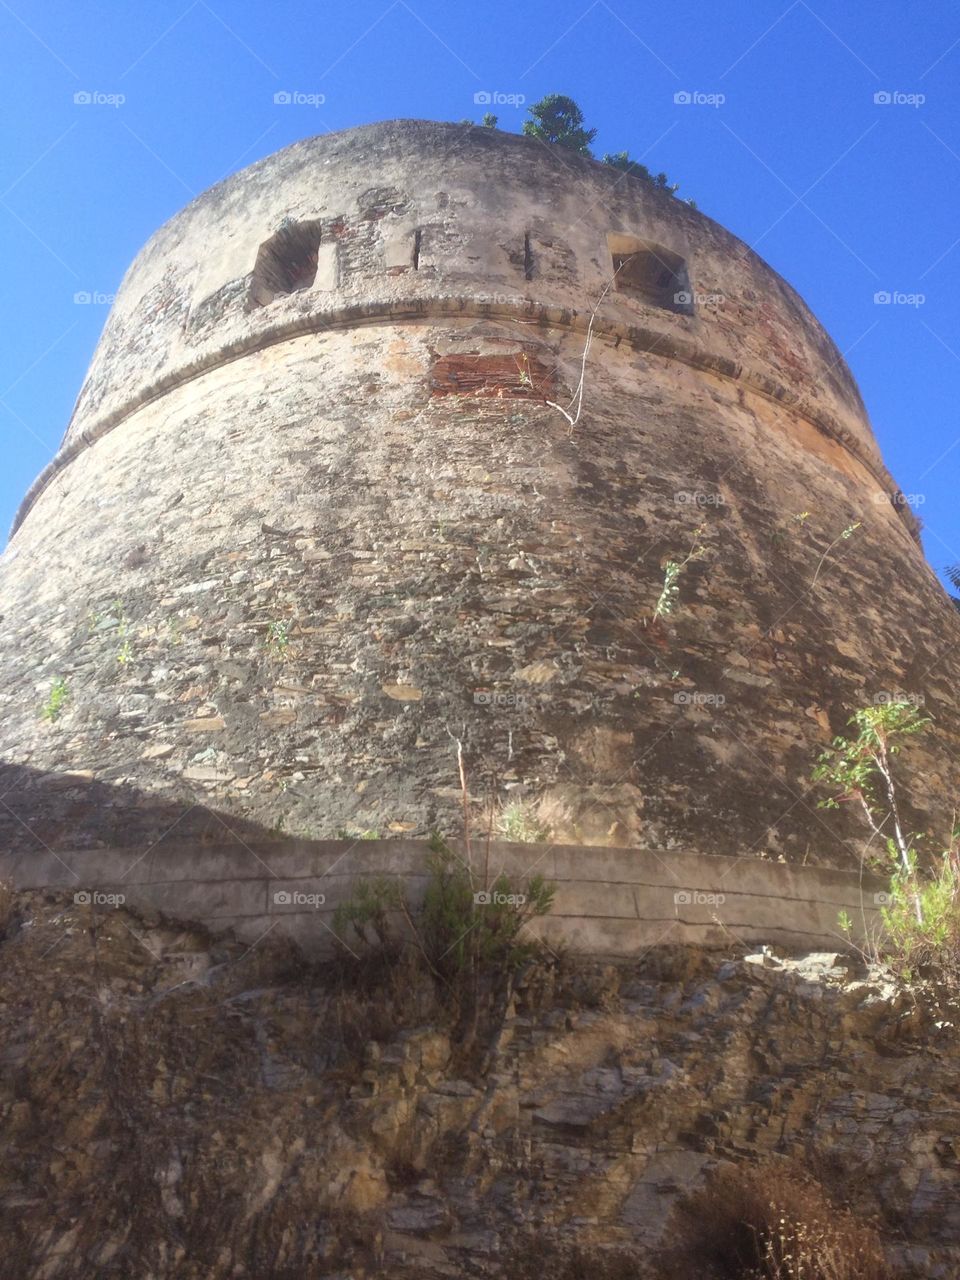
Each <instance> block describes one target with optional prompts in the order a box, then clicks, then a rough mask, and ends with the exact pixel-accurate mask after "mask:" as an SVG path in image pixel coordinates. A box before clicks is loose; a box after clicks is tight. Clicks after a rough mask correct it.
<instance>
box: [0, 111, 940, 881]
mask: <svg viewBox="0 0 960 1280" xmlns="http://www.w3.org/2000/svg"><path fill="white" fill-rule="evenodd" d="M0 615H2V616H0V699H2V722H0V757H2V759H3V761H4V770H3V779H2V781H4V782H5V783H6V784H7V785H6V792H5V795H6V799H5V803H4V807H3V810H2V813H3V818H2V838H3V839H4V841H5V842H6V844H7V846H8V847H9V846H12V847H15V848H23V849H24V850H26V849H29V848H30V847H32V846H34V845H35V846H36V847H41V846H42V845H46V846H48V847H49V848H53V849H57V848H58V847H62V848H68V847H71V846H84V845H87V846H89V845H125V844H133V843H136V842H143V841H150V840H153V839H159V838H161V837H162V836H164V835H165V834H166V832H167V830H169V829H170V827H171V824H172V825H174V826H176V828H177V833H178V835H179V836H181V837H182V836H184V835H186V834H188V833H190V832H192V831H195V830H196V828H197V824H198V822H200V823H202V825H203V829H204V831H205V833H206V834H208V835H212V836H213V837H214V838H216V832H217V824H218V823H222V824H223V825H224V826H227V827H230V828H231V829H241V828H242V829H254V830H261V831H262V830H275V829H277V828H279V829H281V830H283V831H284V832H286V833H289V834H291V835H294V836H303V837H316V838H319V837H324V838H331V837H335V836H336V835H337V834H338V833H344V832H345V833H350V834H358V833H363V832H369V831H376V832H378V833H380V834H381V835H389V834H391V833H406V834H408V835H414V836H417V835H424V836H425V835H427V834H428V833H429V832H430V831H431V830H433V829H440V830H442V831H446V832H453V833H456V831H458V830H459V829H461V824H462V817H461V812H462V804H463V783H464V782H465V786H466V791H467V795H468V800H467V803H468V806H469V808H470V811H471V818H470V821H471V823H472V824H475V829H476V828H481V829H483V828H484V827H485V824H486V823H487V821H488V819H487V817H486V816H485V815H486V814H487V812H488V810H489V812H491V813H492V814H493V815H494V817H495V820H496V821H497V822H503V823H505V830H506V833H507V834H508V835H510V836H512V837H513V838H517V837H519V838H526V839H531V838H532V839H539V840H551V841H562V842H564V843H572V844H609V845H618V846H638V847H647V848H651V849H654V850H670V849H687V850H690V851H696V852H708V853H709V852H717V853H733V854H737V855H745V856H746V855H751V856H772V857H783V858H785V859H786V860H788V861H791V860H797V861H801V860H806V861H807V862H813V863H818V862H819V863H828V864H834V865H851V864H852V861H853V860H854V859H855V857H856V854H857V846H858V841H860V840H861V838H862V835H863V833H862V831H861V830H860V828H859V826H858V825H857V822H856V819H855V816H854V815H852V814H851V815H847V814H843V813H841V814H840V815H838V816H834V815H824V814H822V813H820V812H818V810H817V808H816V800H817V795H816V792H815V791H814V790H813V789H812V787H811V784H810V781H809V776H810V770H811V766H812V763H813V761H814V759H815V757H816V755H817V753H818V751H820V750H822V749H823V747H824V746H825V745H826V744H827V743H828V742H829V740H830V738H831V736H832V735H833V734H835V733H838V732H840V731H841V730H842V729H843V727H844V725H845V723H846V720H847V719H848V717H849V716H850V714H851V713H852V711H853V710H854V709H856V708H857V707H858V706H861V705H863V704H864V703H865V702H868V701H872V700H877V699H882V698H889V697H892V696H899V695H904V694H905V695H907V696H911V697H915V698H916V699H918V700H920V699H922V700H923V703H924V706H925V708H926V710H927V712H928V713H929V714H930V716H931V717H932V719H933V721H934V725H933V727H932V729H931V731H930V732H929V733H928V734H927V735H925V736H924V737H923V738H917V739H915V740H913V741H912V742H911V744H910V746H909V757H908V760H909V766H910V767H909V770H907V771H906V773H907V774H908V780H909V785H908V787H907V792H906V802H907V810H908V813H909V814H910V817H911V818H912V820H913V825H914V827H915V828H916V829H927V830H930V831H931V832H940V831H941V829H942V827H943V824H944V823H945V822H948V821H949V814H950V811H951V809H952V805H953V802H954V799H955V796H956V794H957V772H958V770H957V762H958V759H960V738H958V720H957V695H956V690H957V688H958V686H960V619H958V617H957V615H956V613H955V611H954V609H953V608H952V607H951V604H950V602H949V600H948V598H947V596H946V595H945V593H944V592H943V590H942V588H941V587H940V586H939V585H938V583H937V581H936V579H935V577H934V575H933V573H932V572H931V571H930V569H929V567H928V566H927V565H926V563H925V561H924V558H923V555H922V552H921V550H920V547H919V545H918V541H917V531H916V527H915V521H914V519H913V517H912V515H911V513H910V511H909V509H908V508H907V507H906V505H905V504H904V502H903V500H902V497H901V495H900V494H899V493H898V490H897V488H896V486H895V484H894V482H893V481H892V479H891V478H890V476H889V475H888V473H887V471H886V469H885V468H884V465H883V461H882V459H881V457H880V455H879V451H878V449H877V445H876V442H875V440H874V438H873V434H872V432H871V428H870V425H869V421H868V419H867V416H866V413H865V411H864V407H863V404H862V402H861V398H860V396H859V394H858V391H857V388H856V386H855V384H854V382H853V379H852V377H851V375H850V372H849V370H848V369H847V367H846V365H845V363H844V361H843V359H842V357H841V356H840V354H839V353H838V351H837V349H836V347H835V346H834V344H833V343H832V342H831V340H830V339H829V337H828V336H827V335H826V333H825V332H824V331H823V329H822V328H821V326H820V325H819V324H818V323H817V321H816V319H815V318H814V317H813V316H812V315H811V314H810V312H809V310H808V309H807V308H806V306H805V305H804V303H803V302H802V300H801V299H800V298H799V297H798V296H797V295H796V293H794V291H793V290H792V289H791V288H790V287H789V286H788V285H787V284H785V283H784V281H783V280H781V279H780V278H779V277H778V276H777V275H776V274H775V273H774V272H773V271H772V270H771V269H770V268H769V267H768V266H767V265H766V264H765V263H764V262H763V261H762V260H761V259H760V258H759V257H757V255H756V254H755V253H753V252H752V251H751V250H750V249H749V248H748V247H747V246H746V245H744V244H743V243H742V242H741V241H739V240H737V239H736V238H735V237H734V236H732V235H730V234H729V233H728V232H727V231H725V230H723V228H721V227H719V226H718V225H717V224H716V223H714V222H712V221H711V220H710V219H709V218H707V217H705V216H704V215H703V214H701V213H699V212H697V211H695V210H694V209H692V208H691V207H690V206H688V205H686V204H684V203H683V202H682V201H680V200H677V199H676V198H674V197H672V196H671V195H669V194H668V193H666V192H664V191H661V190H659V189H657V188H656V187H655V186H654V185H653V184H652V183H650V182H648V181H646V180H643V179H640V178H635V177H632V176H628V175H626V174H624V173H622V172H620V171H618V170H616V169H613V168H610V167H608V166H604V165H602V164H599V163H597V162H594V161H592V160H589V159H586V158H583V157H580V156H578V155H574V154H571V153H569V152H567V151H564V150H563V149H561V148H555V147H549V146H545V145H543V144H541V143H540V142H539V141H537V140H535V139H529V138H524V137H518V136H514V135H510V134H505V133H500V132H497V131H495V130H490V129H485V128H479V127H463V126H458V125H446V124H435V123H427V122H422V121H395V122H390V123H386V124H380V125H373V126H368V127H364V128H359V129H352V130H348V131H346V132H344V133H340V134H335V135H332V136H326V137H322V138H313V139H309V140H307V141H304V142H300V143H297V144H296V145H294V146H291V147H288V148H287V149H286V150H284V151H281V152H279V153H278V154H276V155H274V156H271V157H269V158H268V159H266V160H263V161H261V162H259V163H257V164H255V165H252V166H251V167H250V168H248V169H245V170H243V171H242V172H241V173H238V174H236V175H234V176H233V177H231V178H229V179H227V180H226V181H224V182H221V183H220V184H219V185H217V186H216V187H214V188H212V189H211V190H210V191H208V192H206V193H205V194H204V195H202V196H200V197H199V198H198V199H196V200H195V201H193V203H191V204H190V205H189V206H188V207H187V208H186V209H184V210H183V212H181V213H180V214H178V215H177V216H176V217H174V218H173V219H172V220H171V221H170V222H168V223H167V224H166V226H164V227H163V228H161V230H160V231H158V232H157V234H156V235H155V236H154V237H153V238H152V240H151V241H150V242H149V244H148V245H147V246H146V247H145V249H144V250H143V251H142V253H141V254H140V255H139V256H138V257H137V259H136V260H135V262H134V263H133V265H132V266H131V268H130V270H129V271H128V273H127V275H126V277H125V279H124V281H123V284H122V286H121V288H120V291H119V294H118V296H117V300H116V303H115V305H114V307H113V310H112V312H111V314H110V318H109V320H108V323H107V325H106V328H105V331H104V334H103V337H102V339H101V342H100V344H99V346H98V348H97V351H96V354H95V356H94V359H93V362H92V365H91V368H90V372H89V375H88V377H87V380H86V382H85V383H84V386H83V388H82V391H81V393H80V396H79V399H78V402H77V406H76V410H75V412H74V415H73V418H72V421H71V423H70V426H69V429H68V431H67V433H66V436H65V438H64V441H63V444H62V446H61V448H60V450H59V452H58V454H57V456H56V458H55V459H54V461H53V462H52V463H51V464H50V466H49V467H48V468H47V469H46V471H45V472H44V473H43V475H42V476H41V477H40V478H39V479H38V481H37V482H36V484H35V485H34V486H33V488H32V489H31V491H30V493H29V495H28V496H27V498H26V500H25V501H24V503H23V506H22V508H21V511H20V513H19V515H18V518H17V522H16V526H15V530H14V533H13V536H12V538H11V541H10V543H9V545H8V547H7V549H6V551H5V552H4V554H3V557H2V561H0ZM461 764H462V766H463V777H462V778H461V772H460V766H461ZM64 775H68V776H66V777H64ZM84 781H85V783H86V784H89V786H94V787H96V791H95V794H94V798H93V799H92V800H91V799H90V792H89V786H88V789H87V790H84V789H83V785H82V784H83V783H84ZM906 781H907V777H905V782H906ZM161 815H162V816H161Z"/></svg>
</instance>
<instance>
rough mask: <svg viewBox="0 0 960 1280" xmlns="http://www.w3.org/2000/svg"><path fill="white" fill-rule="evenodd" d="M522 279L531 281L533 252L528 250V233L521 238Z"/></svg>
mask: <svg viewBox="0 0 960 1280" xmlns="http://www.w3.org/2000/svg"><path fill="white" fill-rule="evenodd" d="M523 278H524V279H525V280H532V279H533V250H532V249H531V248H530V232H529V231H528V232H527V234H526V235H525V236H524V237H523Z"/></svg>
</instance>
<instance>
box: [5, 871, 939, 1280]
mask: <svg viewBox="0 0 960 1280" xmlns="http://www.w3.org/2000/svg"><path fill="white" fill-rule="evenodd" d="M518 987H519V989H518V991H517V993H516V995H515V997H514V998H513V1000H512V1001H511V1002H510V1004H509V1006H508V1007H507V1009H506V1012H505V1016H504V1018H503V1020H502V1023H501V1022H499V1021H498V1023H497V1025H496V1026H495V1027H494V1028H493V1030H494V1034H493V1036H492V1037H491V1038H489V1039H488V1041H487V1042H485V1044H484V1045H483V1047H482V1049H483V1051H482V1052H480V1053H472V1054H470V1055H465V1054H464V1053H462V1052H461V1051H460V1050H461V1046H459V1045H458V1044H457V1043H452V1042H451V1035H450V1034H449V1032H448V1030H446V1027H447V1026H448V1025H449V1024H448V1023H447V1022H445V1018H444V1012H443V1009H442V1007H441V1006H440V1004H439V1003H438V1000H437V996H436V992H435V990H434V987H433V984H432V982H431V981H430V980H429V979H428V978H427V977H425V976H424V975H422V974H421V973H418V972H417V971H416V970H415V969H412V968H411V969H409V971H406V970H405V971H403V972H397V971H396V970H392V971H390V972H381V973H379V974H377V973H375V972H374V973H373V974H371V973H370V972H367V973H365V974H361V975H358V974H357V973H356V972H353V971H352V970H347V969H345V968H343V967H340V968H337V967H331V966H327V967H326V968H315V967H313V968H312V967H309V966H307V965H305V964H304V962H303V961H302V960H301V959H300V958H299V957H298V955H297V954H296V953H295V952H294V951H293V950H291V949H290V948H289V947H288V946H287V945H286V944H281V943H274V941H273V939H271V938H269V937H268V938H265V939H264V940H263V941H262V942H261V943H260V944H258V945H257V946H255V947H254V948H252V949H249V948H246V947H244V946H241V945H239V944H236V943H233V942H231V941H229V940H216V939H211V938H210V937H209V936H208V935H206V934H205V933H203V932H202V931H199V930H197V931H191V930H189V929H185V928H183V927H179V926H174V925H171V924H169V923H168V922H164V921H162V920H160V919H159V918H154V919H141V918H138V917H136V916H134V915H132V914H130V913H128V912H126V911H123V910H115V911H110V912H106V913H103V914H100V915H93V914H91V912H90V909H89V908H87V907H77V906H76V905H75V904H74V903H73V901H72V899H71V898H66V897H63V896H60V895H56V894H53V893H46V894H33V895H19V896H17V897H14V898H13V899H12V900H11V901H10V902H9V904H8V921H7V925H6V929H5V936H4V940H3V942H2V944H0V1036H2V1040H0V1055H2V1076H0V1113H2V1124H0V1144H2V1159H0V1212H2V1217H3V1225H2V1240H3V1254H4V1259H5V1261H4V1263H3V1266H2V1272H3V1274H4V1275H9V1276H11V1277H12V1276H16V1277H17V1278H18V1280H34V1278H37V1280H39V1278H43V1280H73V1278H74V1277H77V1278H80V1277H83V1278H84V1280H86V1278H88V1277H97V1278H98V1280H101V1278H102V1280H118V1278H120V1277H136V1278H137V1280H171V1278H174V1277H176V1278H177V1280H226V1278H227V1277H244V1278H249V1280H294V1277H297V1278H298V1280H314V1278H316V1280H319V1278H320V1277H328V1278H329V1280H335V1278H336V1280H347V1278H348V1277H351V1278H353V1280H360V1278H361V1277H368V1276H386V1277H397V1278H398V1280H399V1278H401V1277H407V1276H409V1277H417V1280H421V1278H424V1280H435V1278H436V1280H439V1278H440V1277H448V1276H451V1277H452V1276H468V1277H469V1276H476V1277H486V1276H489V1277H505V1278H506V1280H511V1278H512V1280H521V1278H522V1277H526V1276H533V1275H537V1276H539V1277H554V1276H555V1277H557V1278H558V1280H561V1278H562V1280H573V1277H575V1276H585V1275H591V1276H596V1277H602V1276H610V1277H613V1276H617V1277H624V1278H626V1277H630V1276H636V1277H638V1278H639V1277H645V1276H654V1275H656V1267H655V1258H656V1252H657V1249H658V1247H659V1246H660V1245H662V1244H663V1243H664V1242H669V1241H670V1240H671V1229H673V1230H674V1231H675V1230H676V1226H675V1224H676V1222H677V1218H676V1215H675V1210H676V1206H677V1204H678V1202H679V1200H680V1199H681V1198H682V1196H683V1195H684V1193H685V1192H686V1191H688V1190H689V1189H690V1188H692V1187H695V1186H697V1185H699V1184H700V1183H701V1182H702V1180H703V1177H704V1176H705V1174H706V1173H707V1171H708V1170H709V1169H710V1168H711V1167H715V1166H718V1165H720V1164H722V1163H724V1162H729V1161H748V1162H752V1161H755V1160H757V1159H760V1158H764V1157H768V1156H793V1157H796V1158H798V1159H799V1160H801V1161H802V1163H803V1165H804V1166H805V1167H806V1168H807V1169H809V1170H811V1171H812V1172H813V1173H814V1174H815V1176H816V1177H817V1178H818V1179H819V1180H820V1181H821V1183H822V1184H823V1186H824V1187H825V1189H826V1190H827V1192H828V1193H829V1194H830V1195H831V1196H834V1197H836V1198H837V1199H838V1200H843V1201H844V1202H845V1203H849V1204H850V1206H851V1207H852V1208H853V1209H854V1210H855V1211H856V1212H857V1213H858V1214H859V1215H862V1216H864V1217H875V1218H876V1219H877V1220H878V1223H879V1225H880V1228H881V1231H882V1233H883V1237H884V1240H885V1242H886V1244H887V1245H888V1248H889V1253H890V1258H891V1260H892V1261H893V1263H894V1264H895V1266H896V1268H897V1274H898V1275H901V1274H902V1275H904V1276H907V1275H911V1276H930V1277H938V1278H941V1280H947V1278H948V1277H953V1276H956V1275H957V1274H960V1202H958V1201H957V1198H956V1194H955V1188H956V1180H957V1164H958V1156H960V1100H958V1098H957V1096H956V1089H955V1083H956V1063H957V1060H958V1059H957V1033H956V1030H955V1028H954V1026H953V1025H952V1016H951V1013H950V1011H949V1010H948V1009H945V1008H940V1007H938V1006H937V1005H936V1002H935V1001H934V1000H933V999H932V998H931V997H930V996H929V995H928V994H925V993H923V992H911V991H908V990H905V989H903V988H902V987H900V986H898V985H897V984H896V983H895V982H894V981H892V980H891V979H890V977H889V975H884V974H883V973H881V972H879V971H871V970H866V969H864V968H863V967H862V966H859V965H858V963H856V962H854V961H851V960H848V959H844V958H840V957H835V956H828V955H808V956H803V957H793V958H787V957H779V958H778V957H775V956H773V955H770V954H768V953H763V952H761V953H759V954H757V955H752V956H745V955H744V954H743V953H742V951H741V952H740V953H739V954H734V953H732V952H731V954H730V955H727V956H722V955H718V954H716V953H712V954H709V953H704V952H697V951H694V950H691V949H687V950H685V951H679V950H673V951H670V952H662V953H658V954H651V955H649V956H648V957H646V959H645V960H644V961H643V962H641V963H639V964H633V965H630V966H628V967H623V966H618V967H613V966H605V965H602V964H598V963H589V964H588V963H579V962H578V963H574V962H573V961H571V960H563V961H556V960H554V961H551V963H550V964H549V965H532V966H530V968H529V969H528V970H527V971H526V972H525V973H524V974H522V975H521V977H520V980H519V984H518Z"/></svg>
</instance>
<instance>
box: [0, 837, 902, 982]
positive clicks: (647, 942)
mask: <svg viewBox="0 0 960 1280" xmlns="http://www.w3.org/2000/svg"><path fill="white" fill-rule="evenodd" d="M456 848H457V851H458V852H459V854H460V855H461V856H464V851H463V849H462V846H456ZM426 858H427V845H426V844H425V843H424V842H422V841H415V840H370V841H366V840H364V841H350V840H341V841H335V840H332V841H316V842H312V841H307V840H285V841H277V842H275V843H267V842H257V843H255V844H249V845H247V844H243V843H242V842H230V843H224V844H210V843H200V844H198V843H190V842H178V843H171V844H161V845H157V846H154V847H153V848H150V849H148V850H146V851H140V850H137V849H136V848H130V849H84V850H73V851H71V850H67V851H62V852H61V853H60V854H58V855H54V854H45V855H42V856H40V857H36V858H34V857H28V856H26V855H12V854H5V855H0V879H3V880H6V881H8V882H9V883H10V884H12V885H13V887H14V888H16V889H42V888H53V887H57V888H72V889H73V890H74V891H76V892H87V891H94V890H96V891H100V892H103V893H105V894H122V895H123V896H124V898H125V900H126V903H127V904H128V905H132V906H135V907H141V908H146V909H151V910H156V911H159V912H161V913H162V914H164V915H166V916H169V917H171V918H173V919H180V920H184V921H187V920H189V921H195V922H199V923H201V924H204V925H207V926H209V927H210V928H212V929H214V930H223V929H227V928H233V929H235V930H236V932H237V934H238V936H240V937H242V938H243V939H244V940H246V941H249V940H251V939H252V938H253V937H255V936H259V935H260V934H262V933H264V932H266V931H267V930H272V929H276V930H277V931H279V932H280V933H282V934H287V935H288V936H290V937H293V938H294V939H295V940H296V941H298V942H299V943H300V944H301V945H303V946H304V947H305V949H307V950H308V951H313V952H323V951H326V950H329V948H330V947H331V946H332V936H333V935H332V932H331V930H332V924H333V915H334V912H335V911H336V908H337V906H338V904H339V903H342V902H344V901H345V900H346V899H347V898H348V897H349V896H350V894H351V892H352V890H353V886H354V885H355V883H356V881H357V880H358V879H361V878H363V877H368V876H374V875H382V876H386V877H389V878H391V879H400V880H403V881H404V882H405V883H406V885H407V887H408V891H409V893H410V896H411V897H412V898H413V899H414V900H416V899H417V898H418V897H419V896H420V895H421V894H422V892H423V889H424V887H425V885H426V874H425V873H426ZM472 864H473V868H474V872H475V874H476V877H477V883H478V885H479V886H482V884H483V875H484V866H485V865H486V866H487V867H488V870H489V878H490V880H491V881H492V880H494V879H496V877H497V876H498V875H499V874H501V872H502V873H504V874H506V875H507V876H509V877H511V878H512V880H513V881H514V883H515V885H516V887H517V890H518V891H522V884H523V882H524V880H525V879H526V878H528V876H529V874H530V873H531V871H532V872H533V873H534V874H536V873H539V874H542V875H543V876H544V877H545V879H547V880H548V881H549V882H551V883H553V884H555V885H556V890H557V892H556V901H555V907H554V910H553V911H552V912H551V913H550V915H549V916H547V917H544V918H543V919H542V920H540V921H537V922H536V923H535V930H536V932H538V933H539V934H541V935H542V936H543V937H544V939H545V940H546V941H547V942H548V943H549V944H550V945H552V946H564V947H567V948H569V949H570V950H572V951H576V952H581V953H585V954H594V955H605V956H623V957H628V956H635V955H637V954H638V953H640V952H642V951H644V950H646V949H648V948H650V947H652V946H656V945H659V944H663V943H680V942H683V943H696V944H698V945H703V946H721V945H722V946H728V945H729V944H730V942H731V941H738V942H742V943H745V944H750V945H753V944H757V943H770V944H774V945H779V946H784V947H788V948H796V947H806V948H808V949H810V948H813V949H829V950H834V951H836V950H837V949H838V948H842V947H844V946H845V945H846V942H845V939H844V938H843V937H842V935H841V934H840V930H839V927H838V924H837V917H838V914H839V912H840V911H841V910H845V911H846V912H847V914H848V915H849V916H850V918H851V920H852V922H853V942H854V943H859V942H862V941H863V940H864V939H865V938H866V937H867V936H869V935H871V934H873V933H874V932H875V931H876V930H877V928H878V927H879V909H878V907H877V905H876V903H875V901H874V895H875V894H878V893H881V892H882V891H883V890H884V888H885V882H884V881H882V880H880V879H878V878H876V877H874V876H869V875H862V876H861V875H860V873H859V872H856V871H850V872H847V871H836V870H830V869H827V868H818V867H795V866H788V865H784V864H782V863H773V862H764V861H760V860H758V859H754V858H742V859H737V858H729V857H721V856H717V855H712V854H692V853H675V852H669V853H666V852H665V853H662V854H660V853H655V852H653V851H651V850H646V849H612V848H603V847H597V846H577V845H563V846H551V845H535V844H503V843H496V844H492V845H491V846H490V850H489V857H487V851H486V849H485V848H482V847H481V848H477V849H474V851H473V858H472ZM278 895H281V896H279V897H278ZM282 895H286V900H285V898H284V897H283V896H282ZM298 895H302V897H298ZM106 909H109V907H107V908H106Z"/></svg>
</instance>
